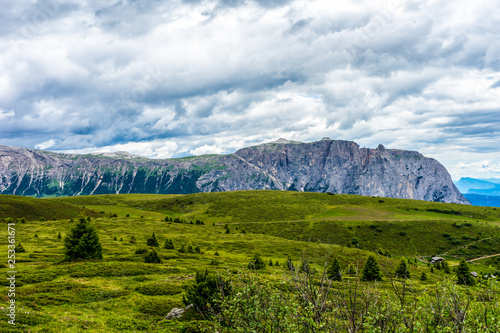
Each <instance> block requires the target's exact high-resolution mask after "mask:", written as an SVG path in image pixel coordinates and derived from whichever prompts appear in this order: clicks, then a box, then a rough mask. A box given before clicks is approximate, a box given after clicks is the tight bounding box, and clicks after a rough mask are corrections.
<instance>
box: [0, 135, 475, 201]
mask: <svg viewBox="0 0 500 333" xmlns="http://www.w3.org/2000/svg"><path fill="white" fill-rule="evenodd" d="M250 189H273V190H291V191H311V192H333V193H347V194H360V195H370V196H374V195H376V196H384V197H393V198H407V199H419V200H427V201H439V202H453V203H463V204H469V202H468V200H467V199H465V198H464V197H463V196H462V194H460V192H459V191H458V190H457V188H456V187H455V185H454V184H453V182H452V180H451V177H450V175H449V174H448V172H447V171H446V169H445V168H444V167H443V166H442V165H441V164H440V163H439V162H438V161H436V160H434V159H431V158H426V157H424V156H423V155H421V154H420V153H418V152H413V151H406V150H397V149H385V148H384V147H383V146H382V145H379V146H378V148H377V149H368V148H360V147H359V146H358V145H357V144H356V143H355V142H351V141H340V140H330V139H328V138H324V139H323V140H321V141H318V142H310V143H301V142H297V141H288V140H284V139H280V140H278V141H276V142H273V143H268V144H262V145H259V146H255V147H249V148H244V149H241V150H238V151H237V152H236V153H234V154H230V155H220V156H200V157H188V158H180V159H167V160H152V159H146V158H143V157H138V156H133V155H130V154H128V153H124V152H119V153H114V154H100V155H99V154H97V155H95V154H94V155H69V154H56V153H52V152H47V151H37V150H31V149H25V148H16V147H8V146H0V193H1V194H16V195H30V196H37V197H46V196H64V195H66V196H73V195H88V194H111V193H181V194H186V193H195V192H214V191H234V190H250Z"/></svg>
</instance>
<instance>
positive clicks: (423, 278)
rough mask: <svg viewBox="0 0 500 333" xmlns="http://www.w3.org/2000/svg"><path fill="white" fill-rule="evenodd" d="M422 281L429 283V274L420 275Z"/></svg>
mask: <svg viewBox="0 0 500 333" xmlns="http://www.w3.org/2000/svg"><path fill="white" fill-rule="evenodd" d="M420 281H427V274H425V272H422V275H420Z"/></svg>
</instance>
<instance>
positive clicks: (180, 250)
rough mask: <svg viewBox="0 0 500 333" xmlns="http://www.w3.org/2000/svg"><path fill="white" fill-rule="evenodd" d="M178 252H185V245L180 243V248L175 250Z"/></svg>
mask: <svg viewBox="0 0 500 333" xmlns="http://www.w3.org/2000/svg"><path fill="white" fill-rule="evenodd" d="M177 251H178V252H179V253H186V247H185V246H184V244H182V245H181V248H180V249H178V250H177Z"/></svg>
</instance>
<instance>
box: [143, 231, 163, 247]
mask: <svg viewBox="0 0 500 333" xmlns="http://www.w3.org/2000/svg"><path fill="white" fill-rule="evenodd" d="M146 243H147V245H148V246H151V247H159V246H160V245H159V244H158V239H156V236H155V233H154V232H153V234H152V235H151V237H149V238H148V240H147V242H146Z"/></svg>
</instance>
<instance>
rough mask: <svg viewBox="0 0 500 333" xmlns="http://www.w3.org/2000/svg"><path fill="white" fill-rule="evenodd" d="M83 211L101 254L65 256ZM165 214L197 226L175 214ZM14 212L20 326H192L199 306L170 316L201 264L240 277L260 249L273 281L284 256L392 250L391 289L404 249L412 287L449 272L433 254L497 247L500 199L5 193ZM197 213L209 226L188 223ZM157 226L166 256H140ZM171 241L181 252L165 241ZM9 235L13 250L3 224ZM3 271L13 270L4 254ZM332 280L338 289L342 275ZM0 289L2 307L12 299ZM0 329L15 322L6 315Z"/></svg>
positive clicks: (320, 261) (316, 261)
mask: <svg viewBox="0 0 500 333" xmlns="http://www.w3.org/2000/svg"><path fill="white" fill-rule="evenodd" d="M82 214H83V215H86V216H91V223H92V225H93V226H94V227H95V229H96V231H97V233H98V236H99V238H100V241H101V243H102V247H103V259H102V260H100V261H97V262H66V261H64V260H63V259H64V242H63V239H64V237H65V236H66V235H68V233H69V231H70V230H71V228H72V227H73V226H74V224H75V223H76V222H75V221H77V220H78V217H79V216H80V215H82ZM165 217H169V218H179V219H183V220H186V221H187V222H188V223H172V222H166V221H165ZM21 218H24V223H23V222H22V221H21ZM41 218H43V219H42V220H41ZM9 219H10V221H16V219H17V223H16V225H15V228H16V241H17V243H19V242H20V243H21V244H22V246H23V247H24V248H25V250H26V252H23V253H17V254H16V259H17V260H16V261H17V264H16V268H17V272H18V273H17V274H16V287H17V293H18V297H17V300H18V302H17V309H18V311H19V312H18V316H17V319H16V321H17V325H16V329H17V331H19V332H24V331H29V332H37V331H40V332H42V331H43V332H81V331H83V330H88V331H92V332H115V331H116V332H118V331H120V332H123V331H124V332H128V331H130V332H134V331H136V332H145V331H147V332H155V331H158V332H188V331H189V330H187V328H186V327H188V326H189V325H188V323H189V322H196V321H198V320H201V319H203V318H202V317H201V316H200V315H199V314H196V313H195V312H193V313H190V314H189V315H188V316H186V317H185V318H184V319H180V320H166V319H164V317H165V315H166V314H167V313H168V312H169V311H170V310H171V309H172V308H173V307H183V304H182V297H183V295H184V289H183V288H184V287H185V286H186V285H188V284H190V283H191V281H192V280H193V277H194V275H195V272H196V271H197V270H204V269H210V270H217V271H219V272H224V274H228V275H233V276H239V274H243V273H244V272H248V269H247V266H248V263H249V261H250V259H251V258H252V256H253V255H254V254H255V253H260V255H261V256H262V258H263V259H264V261H265V262H266V263H268V262H269V261H272V262H273V263H274V264H275V263H276V262H278V263H279V264H280V266H278V267H277V266H276V265H273V266H267V267H266V268H265V270H263V271H261V272H259V273H258V275H259V276H260V277H262V278H263V279H266V281H278V280H282V279H283V276H284V274H285V272H284V271H285V270H284V268H283V267H284V266H285V264H286V261H287V258H291V259H292V260H293V262H294V263H295V264H296V265H297V266H298V265H300V262H301V261H302V260H307V261H308V262H309V263H310V265H311V267H312V269H314V270H315V271H317V272H322V270H323V267H324V263H325V262H327V261H329V260H330V259H331V258H332V257H336V258H338V259H339V261H340V265H341V268H342V270H346V268H347V266H348V265H352V266H353V267H358V268H359V269H361V267H362V266H363V263H364V262H365V260H366V258H367V257H368V256H369V255H373V254H374V253H376V252H377V251H378V252H382V253H384V254H386V255H387V254H389V253H390V256H386V255H384V256H380V255H379V256H378V260H379V263H380V264H381V267H382V273H383V275H384V280H383V281H382V282H381V283H380V286H379V288H381V290H390V289H391V285H390V283H389V280H390V279H388V277H389V276H390V275H391V274H392V272H393V271H394V269H395V267H396V266H397V264H398V261H399V259H400V258H401V257H403V256H404V257H405V258H406V259H409V261H410V262H411V263H412V265H410V270H411V272H412V278H411V281H412V283H413V287H414V290H415V292H417V291H422V290H426V288H430V287H431V286H434V285H436V283H439V282H440V281H443V279H445V278H446V277H447V275H446V274H445V273H444V272H443V271H442V270H434V273H431V272H430V269H431V267H429V266H428V265H427V264H426V261H427V260H428V257H429V256H431V255H441V256H445V258H447V260H448V262H449V264H450V266H452V267H454V265H456V264H458V261H459V259H460V258H466V259H476V258H481V257H483V256H487V255H495V254H499V253H500V230H499V229H498V228H499V226H500V225H499V223H500V210H498V209H496V208H486V207H474V206H465V205H456V204H441V203H432V202H424V201H415V200H403V199H390V198H379V197H362V196H352V195H329V194H323V193H302V192H282V191H241V192H223V193H199V194H190V195H142V194H141V195H135V194H131V195H96V196H82V197H63V198H47V199H34V198H26V197H15V196H0V220H3V221H4V222H7V221H8V220H9ZM196 220H203V221H204V225H197V224H189V221H193V222H194V221H196ZM226 225H227V228H228V229H229V233H227V232H226ZM153 232H154V233H155V235H156V236H157V238H158V240H159V243H160V248H159V249H158V250H157V252H158V254H159V255H160V257H161V259H162V261H163V262H162V264H146V263H144V260H143V254H136V251H137V250H140V249H147V248H148V247H147V246H146V239H147V238H148V237H149V236H151V234H152V233H153ZM59 233H60V234H61V239H59V238H58V234H59ZM132 238H135V240H136V242H135V243H133V242H131V239H132ZM167 239H172V241H173V243H174V244H175V247H176V249H173V250H167V249H164V248H163V244H164V243H165V241H166V240H167ZM0 242H1V244H3V248H4V249H5V248H6V247H5V245H6V244H7V226H6V224H5V227H4V228H2V230H1V232H0ZM189 244H192V245H193V246H196V245H198V246H199V248H200V249H201V252H200V253H179V252H178V249H179V248H180V247H181V246H182V245H184V246H188V245H189ZM139 252H140V251H139ZM216 252H217V254H216ZM497 258H500V257H490V258H484V259H481V260H476V261H473V262H471V263H470V267H471V269H472V270H475V271H477V272H480V273H483V274H486V273H496V272H498V271H500V260H497ZM417 259H418V260H417ZM1 270H2V271H4V272H7V271H8V268H7V267H6V260H5V263H2V268H1ZM422 272H426V274H427V276H428V280H427V281H425V282H422V281H420V280H419V279H418V277H419V276H421V274H422ZM245 274H246V273H245ZM448 277H451V278H452V274H448ZM346 278H347V279H355V277H353V276H347V275H346ZM2 284H3V285H7V281H6V280H4V281H2ZM333 286H334V288H340V287H341V283H337V282H335V283H333ZM2 297H3V298H4V299H3V303H4V305H3V306H4V307H5V306H6V304H7V303H6V302H7V299H6V296H5V295H3V296H2ZM2 329H3V331H6V330H7V329H12V327H10V326H8V324H6V320H3V321H2V322H1V326H0V330H2ZM11 331H12V332H16V330H11Z"/></svg>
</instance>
